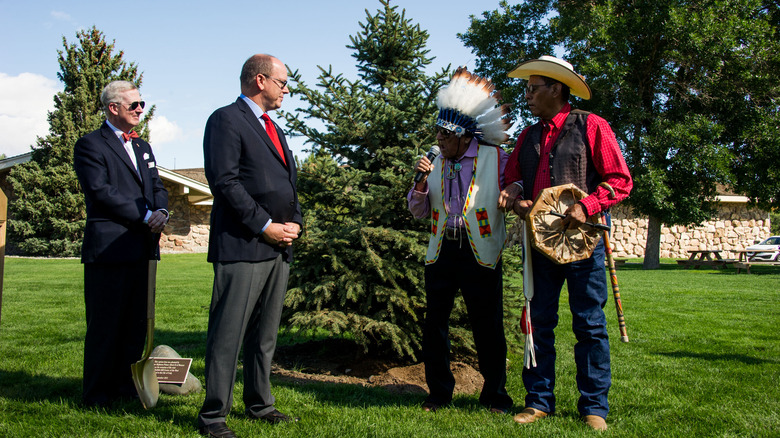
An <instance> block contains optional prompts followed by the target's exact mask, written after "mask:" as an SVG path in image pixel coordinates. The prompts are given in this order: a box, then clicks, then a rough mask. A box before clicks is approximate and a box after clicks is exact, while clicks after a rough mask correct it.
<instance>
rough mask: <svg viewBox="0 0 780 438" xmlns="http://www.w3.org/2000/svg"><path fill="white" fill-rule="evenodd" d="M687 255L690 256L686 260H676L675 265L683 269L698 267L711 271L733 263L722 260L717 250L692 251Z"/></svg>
mask: <svg viewBox="0 0 780 438" xmlns="http://www.w3.org/2000/svg"><path fill="white" fill-rule="evenodd" d="M688 253H689V254H690V255H691V256H690V257H688V259H687V260H678V261H677V263H678V264H681V265H683V266H685V269H689V268H695V269H698V268H699V267H700V266H710V267H712V268H713V269H719V268H725V267H726V266H728V264H729V263H734V260H733V259H724V258H723V257H721V256H720V250H719V249H692V250H689V251H688Z"/></svg>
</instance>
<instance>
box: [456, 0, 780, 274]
mask: <svg viewBox="0 0 780 438" xmlns="http://www.w3.org/2000/svg"><path fill="white" fill-rule="evenodd" d="M779 15H780V14H779V13H778V6H777V4H776V2H772V1H769V0H712V1H699V0H617V1H611V2H601V1H586V2H580V1H564V0H561V1H549V0H528V1H523V2H521V3H520V4H517V5H511V6H510V5H509V4H508V3H507V2H505V1H502V2H501V3H500V6H499V9H498V10H495V11H490V12H485V13H484V14H483V16H482V17H481V18H477V17H472V22H471V26H470V28H469V29H468V31H467V32H465V33H464V34H462V35H460V37H461V39H462V40H463V41H464V42H465V43H466V45H467V46H469V47H471V48H472V49H473V50H474V51H475V52H476V53H477V56H478V61H477V65H478V68H477V71H479V72H482V73H484V74H487V75H489V76H491V77H493V78H494V81H495V82H497V83H498V84H499V86H500V87H502V88H503V89H505V90H509V92H505V95H506V96H510V97H511V96H514V97H515V99H517V106H516V108H521V109H520V110H519V113H520V115H521V116H523V117H525V118H526V120H527V121H528V122H530V119H529V118H528V116H529V114H528V113H527V110H525V106H524V103H523V102H522V94H521V90H522V88H521V87H522V86H523V84H520V83H518V82H516V81H512V80H510V79H508V78H507V77H506V73H507V72H508V71H509V70H511V68H512V66H514V65H515V64H516V63H518V62H520V61H522V60H526V59H529V58H536V57H539V56H541V55H544V54H554V53H555V54H558V55H560V56H562V57H563V58H565V59H567V60H568V61H570V62H571V63H572V64H574V65H575V66H576V68H577V70H578V71H579V72H580V73H582V74H583V75H584V76H585V77H586V78H587V80H588V82H589V84H590V86H591V88H592V89H593V91H594V98H593V99H592V100H590V101H580V102H576V103H575V105H576V106H577V107H580V108H582V109H585V110H590V111H593V112H596V113H598V114H600V115H602V116H604V117H605V118H606V119H607V120H608V121H609V122H610V124H611V125H612V128H613V129H614V131H615V133H616V135H617V138H618V141H619V142H620V144H621V146H622V147H623V149H624V152H625V154H626V158H627V161H628V164H629V167H630V169H631V172H632V176H633V177H634V190H633V192H632V194H631V197H630V199H629V201H628V202H629V203H630V205H631V206H632V207H633V209H634V210H635V212H636V213H637V214H639V215H644V216H648V217H649V230H648V238H647V244H646V254H645V263H644V266H645V268H655V267H657V266H658V262H659V254H660V251H659V246H660V230H661V225H662V224H666V225H675V224H679V225H691V224H697V223H700V222H702V221H704V220H706V219H708V218H710V217H711V216H712V214H713V212H714V208H715V203H714V201H715V196H716V194H717V193H716V184H717V183H723V184H726V185H729V186H731V187H732V188H733V189H734V190H736V191H737V192H739V193H744V194H746V195H747V196H748V197H749V198H750V199H751V201H752V202H753V204H754V205H758V206H762V207H764V208H771V207H775V208H776V207H777V206H779V205H780V169H779V168H778V166H777V165H776V163H778V162H780V131H779V130H778V129H777V127H778V126H780V112H778V107H779V104H780V81H778V80H777V71H778V69H780V39H778V34H779V32H780V29H779V28H778V16H779Z"/></svg>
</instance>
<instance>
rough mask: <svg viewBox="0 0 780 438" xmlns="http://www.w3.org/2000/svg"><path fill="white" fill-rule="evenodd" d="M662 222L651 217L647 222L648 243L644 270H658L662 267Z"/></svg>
mask: <svg viewBox="0 0 780 438" xmlns="http://www.w3.org/2000/svg"><path fill="white" fill-rule="evenodd" d="M660 258H661V220H660V219H658V218H657V217H655V216H650V217H649V219H648V221H647V242H646V243H645V261H644V262H643V263H642V269H658V267H659V266H661V261H660Z"/></svg>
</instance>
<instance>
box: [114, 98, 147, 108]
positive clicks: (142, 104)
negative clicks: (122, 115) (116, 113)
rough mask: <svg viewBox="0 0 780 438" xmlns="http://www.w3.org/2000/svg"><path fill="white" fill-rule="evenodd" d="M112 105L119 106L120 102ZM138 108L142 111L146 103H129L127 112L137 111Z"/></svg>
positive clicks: (139, 101) (140, 101)
mask: <svg viewBox="0 0 780 438" xmlns="http://www.w3.org/2000/svg"><path fill="white" fill-rule="evenodd" d="M114 103H115V104H117V105H121V102H114ZM139 106H140V107H141V109H144V107H145V106H146V102H144V101H143V100H137V101H135V102H130V106H128V107H127V110H128V111H135V110H136V109H138V107H139Z"/></svg>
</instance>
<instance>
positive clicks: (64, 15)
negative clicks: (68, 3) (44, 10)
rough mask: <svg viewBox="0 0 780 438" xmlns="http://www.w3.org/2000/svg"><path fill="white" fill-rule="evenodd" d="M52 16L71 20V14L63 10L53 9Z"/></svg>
mask: <svg viewBox="0 0 780 438" xmlns="http://www.w3.org/2000/svg"><path fill="white" fill-rule="evenodd" d="M51 16H52V17H53V18H56V19H57V20H60V21H71V19H70V14H68V13H67V12H62V11H51Z"/></svg>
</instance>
